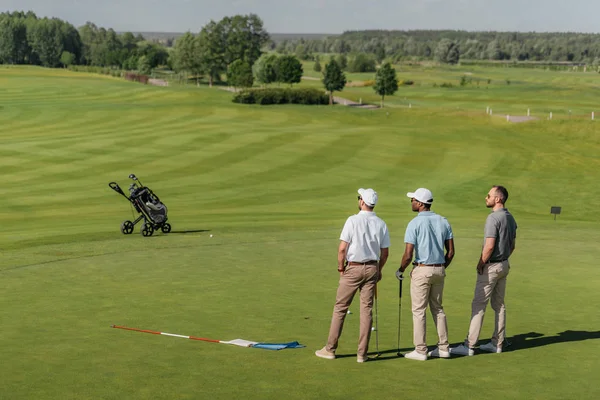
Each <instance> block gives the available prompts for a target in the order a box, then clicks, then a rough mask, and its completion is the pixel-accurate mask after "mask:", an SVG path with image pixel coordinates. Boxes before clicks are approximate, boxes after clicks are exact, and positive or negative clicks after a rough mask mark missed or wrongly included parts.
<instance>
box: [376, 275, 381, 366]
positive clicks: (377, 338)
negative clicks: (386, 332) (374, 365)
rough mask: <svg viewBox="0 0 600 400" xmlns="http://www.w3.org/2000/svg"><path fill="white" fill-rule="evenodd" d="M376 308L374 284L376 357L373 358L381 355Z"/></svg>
mask: <svg viewBox="0 0 600 400" xmlns="http://www.w3.org/2000/svg"><path fill="white" fill-rule="evenodd" d="M378 314H379V312H378V308H377V284H375V349H376V350H377V355H376V356H375V358H377V357H379V356H380V355H381V353H380V352H379V326H378Z"/></svg>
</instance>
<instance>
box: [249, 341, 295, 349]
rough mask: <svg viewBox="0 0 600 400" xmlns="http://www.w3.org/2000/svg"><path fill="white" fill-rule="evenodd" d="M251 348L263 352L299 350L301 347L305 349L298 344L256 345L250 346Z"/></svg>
mask: <svg viewBox="0 0 600 400" xmlns="http://www.w3.org/2000/svg"><path fill="white" fill-rule="evenodd" d="M252 347H256V348H259V349H265V350H282V349H300V348H302V347H306V346H304V345H302V344H300V343H298V342H289V343H256V344H254V345H252Z"/></svg>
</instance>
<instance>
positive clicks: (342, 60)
mask: <svg viewBox="0 0 600 400" xmlns="http://www.w3.org/2000/svg"><path fill="white" fill-rule="evenodd" d="M335 60H336V61H337V64H338V66H339V67H340V69H341V70H342V71H343V70H345V69H346V68H348V57H346V54H344V53H342V54H338V56H337V57H336V58H335Z"/></svg>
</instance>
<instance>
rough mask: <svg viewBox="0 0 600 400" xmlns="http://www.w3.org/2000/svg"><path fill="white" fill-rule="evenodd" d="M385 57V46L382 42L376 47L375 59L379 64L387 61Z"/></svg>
mask: <svg viewBox="0 0 600 400" xmlns="http://www.w3.org/2000/svg"><path fill="white" fill-rule="evenodd" d="M385 56H386V53H385V46H384V45H383V44H382V43H381V42H378V43H377V45H376V46H375V59H376V60H377V62H378V63H381V62H382V61H383V60H385Z"/></svg>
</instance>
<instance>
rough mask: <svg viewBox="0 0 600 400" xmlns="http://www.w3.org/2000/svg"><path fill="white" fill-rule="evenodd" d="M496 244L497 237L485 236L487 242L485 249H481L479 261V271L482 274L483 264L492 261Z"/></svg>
mask: <svg viewBox="0 0 600 400" xmlns="http://www.w3.org/2000/svg"><path fill="white" fill-rule="evenodd" d="M495 245H496V238H494V237H487V238H485V244H484V245H483V250H482V251H481V257H479V262H478V263H477V273H478V274H479V275H481V274H482V273H483V266H484V265H485V264H486V263H487V262H488V261H490V258H491V257H492V253H493V252H494V246H495Z"/></svg>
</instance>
